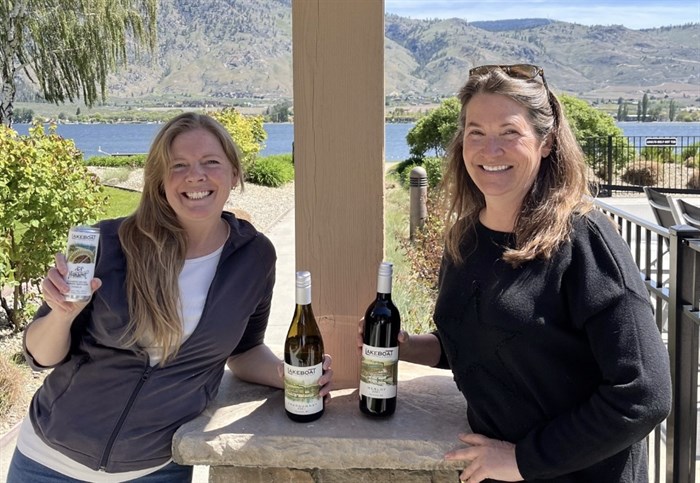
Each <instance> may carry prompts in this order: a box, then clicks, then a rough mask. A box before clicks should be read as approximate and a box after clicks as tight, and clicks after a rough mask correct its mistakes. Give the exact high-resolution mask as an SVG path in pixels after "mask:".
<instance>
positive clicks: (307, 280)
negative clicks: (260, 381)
mask: <svg viewBox="0 0 700 483" xmlns="http://www.w3.org/2000/svg"><path fill="white" fill-rule="evenodd" d="M322 375H323V339H322V338H321V331H320V330H319V328H318V324H316V318H315V317H314V312H313V310H312V309H311V274H310V273H309V272H297V273H296V309H295V310H294V317H293V318H292V323H291V324H290V326H289V331H288V332H287V339H286V340H285V342H284V410H285V412H286V413H287V416H289V419H291V420H292V421H297V422H300V423H307V422H310V421H315V420H316V419H318V418H320V417H321V416H322V415H323V411H324V409H325V401H324V400H323V398H322V397H321V396H319V394H318V391H319V389H320V385H319V383H318V380H319V379H320V377H321V376H322Z"/></svg>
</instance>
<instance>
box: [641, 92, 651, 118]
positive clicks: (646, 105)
mask: <svg viewBox="0 0 700 483" xmlns="http://www.w3.org/2000/svg"><path fill="white" fill-rule="evenodd" d="M648 111H649V93H647V92H645V93H644V96H642V121H646V120H647V113H648Z"/></svg>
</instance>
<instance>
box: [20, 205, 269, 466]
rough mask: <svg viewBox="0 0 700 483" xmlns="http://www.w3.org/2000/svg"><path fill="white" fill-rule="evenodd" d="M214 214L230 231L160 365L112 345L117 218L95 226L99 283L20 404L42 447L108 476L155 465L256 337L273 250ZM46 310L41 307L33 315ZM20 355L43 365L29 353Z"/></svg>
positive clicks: (119, 282)
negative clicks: (172, 350) (200, 302)
mask: <svg viewBox="0 0 700 483" xmlns="http://www.w3.org/2000/svg"><path fill="white" fill-rule="evenodd" d="M223 218H224V219H225V220H226V221H227V222H228V223H229V225H230V227H231V234H230V236H229V239H228V240H227V241H226V243H225V245H224V248H223V251H222V254H221V259H220V261H219V265H218V267H217V269H216V274H215V276H214V279H213V281H212V283H211V286H210V288H209V293H208V294H207V301H206V304H205V306H204V310H203V312H202V316H201V319H200V322H199V325H198V326H197V328H196V329H195V331H194V332H193V333H192V335H191V336H190V337H189V338H188V339H187V340H186V341H185V342H184V343H183V344H182V346H181V347H180V350H179V352H178V353H177V356H176V357H175V358H174V359H172V360H171V361H170V362H168V363H167V364H166V365H165V366H164V367H161V366H159V365H157V366H155V367H151V366H150V365H149V360H148V354H147V353H146V352H145V351H143V350H142V349H141V348H139V347H135V346H134V347H124V346H123V343H122V342H121V339H122V336H123V334H124V330H125V327H126V326H127V323H128V319H129V309H128V306H127V298H126V289H125V283H124V280H125V275H126V260H125V257H124V253H123V252H122V250H121V245H120V243H119V237H118V234H117V231H118V228H119V225H120V224H121V222H122V221H123V220H122V219H119V220H107V221H103V222H101V223H99V224H98V226H99V228H100V232H101V237H100V248H99V253H98V259H97V265H96V268H95V277H98V278H100V279H101V280H102V287H101V288H100V289H99V290H98V291H97V292H96V293H95V295H94V297H93V300H92V301H91V302H90V304H89V305H88V306H87V307H86V308H85V309H84V310H83V311H82V312H81V313H80V314H79V315H78V317H77V318H76V320H75V321H74V323H73V326H72V328H71V336H72V343H71V349H70V351H69V354H68V356H67V357H66V359H65V360H64V361H63V362H61V363H60V364H58V365H57V366H55V367H54V369H53V372H52V373H51V374H49V375H48V376H47V378H46V379H45V380H44V384H43V385H42V386H41V388H39V390H38V391H37V392H36V394H35V395H34V398H33V399H32V402H31V406H30V409H29V417H30V419H31V422H32V424H33V426H34V429H35V431H36V432H37V434H38V435H39V437H40V438H42V439H43V440H44V441H45V442H46V443H47V444H48V445H49V446H51V447H52V448H55V449H56V450H58V451H60V452H61V453H63V454H64V455H66V456H68V457H70V458H72V459H73V460H75V461H77V462H79V463H82V464H84V465H86V466H88V467H90V468H92V469H95V470H98V469H102V470H104V471H107V472H110V473H111V472H121V471H131V470H138V469H143V468H149V467H153V466H156V465H158V464H161V463H164V462H166V461H167V460H168V459H169V458H170V457H171V440H172V437H173V434H174V433H175V431H176V430H177V428H178V427H180V426H181V425H182V424H183V423H186V422H187V421H190V420H191V419H193V418H194V417H196V416H197V415H199V414H200V413H201V412H202V411H203V410H204V408H205V407H206V406H207V404H209V402H210V401H211V400H212V399H213V398H214V397H215V396H216V394H217V392H218V389H219V383H220V381H221V376H222V374H223V371H224V366H225V363H226V360H227V359H228V357H229V356H231V355H234V354H239V353H242V352H245V351H247V350H249V349H251V348H252V347H255V346H257V345H259V344H262V343H263V338H264V334H265V329H266V327H267V319H268V315H269V312H270V302H271V300H272V287H273V285H274V282H275V261H276V255H275V250H274V247H273V246H272V244H271V243H270V241H269V240H268V239H267V238H266V237H265V236H264V235H263V234H261V233H258V232H257V231H256V229H255V228H254V227H253V226H252V225H251V224H250V223H248V222H246V221H242V220H238V219H236V218H235V217H234V216H233V215H232V214H230V213H226V212H224V214H223ZM144 256H148V254H147V253H145V254H144ZM50 310H51V309H50V308H49V307H48V306H47V305H46V304H44V305H42V306H41V307H40V308H39V310H38V311H37V314H36V316H35V318H38V317H41V316H43V315H45V314H46V313H48V312H49V311H50ZM25 352H26V346H25ZM27 360H28V361H29V362H30V364H31V365H32V366H33V367H34V368H37V369H46V368H45V367H40V366H38V365H37V364H36V363H34V361H33V360H32V357H31V354H29V353H27Z"/></svg>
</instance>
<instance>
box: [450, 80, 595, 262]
mask: <svg viewBox="0 0 700 483" xmlns="http://www.w3.org/2000/svg"><path fill="white" fill-rule="evenodd" d="M479 93H490V94H499V95H503V96H506V97H508V98H510V99H512V100H514V101H515V102H517V103H518V104H520V105H522V106H523V107H525V108H526V109H527V112H528V117H529V121H530V123H531V124H532V126H533V128H534V130H535V132H536V134H537V136H538V139H539V140H540V141H542V140H544V139H546V137H547V136H551V139H552V149H551V151H550V153H549V155H548V156H546V157H545V158H543V159H542V161H541V163H540V169H539V172H538V174H537V177H536V178H535V182H534V183H533V185H532V187H531V188H530V190H529V191H528V192H527V194H526V195H525V199H524V200H523V204H522V207H521V209H520V213H519V214H518V216H517V218H516V220H515V227H514V235H515V247H514V248H511V249H507V250H506V252H505V253H504V255H503V259H504V260H505V261H507V262H509V263H510V264H511V265H513V266H518V265H520V264H522V263H523V262H526V261H529V260H533V259H535V258H542V259H547V258H549V257H551V255H552V254H553V252H554V250H555V249H556V247H557V246H559V244H560V243H562V242H564V241H566V240H568V239H569V235H570V232H571V218H572V214H573V213H575V212H578V213H585V212H587V211H589V210H590V209H591V207H592V205H591V203H590V201H588V198H587V197H586V195H588V194H589V190H588V183H587V181H586V176H585V158H584V155H583V152H582V151H581V148H580V146H579V145H578V143H577V141H576V138H575V137H574V135H573V133H572V131H571V128H570V127H569V124H568V122H567V121H566V118H565V117H564V113H563V109H562V107H561V104H560V103H559V100H558V99H557V97H556V96H555V95H554V94H553V93H552V92H551V91H550V90H549V89H548V88H547V87H546V86H545V85H544V84H543V83H542V82H540V81H539V80H538V79H520V78H513V77H510V76H509V75H507V74H506V73H505V72H503V71H502V70H500V69H492V70H488V71H487V72H484V73H479V74H475V75H472V76H470V77H469V80H467V83H466V84H465V85H464V87H462V89H461V90H460V92H459V99H460V102H461V105H462V109H461V112H460V116H459V127H458V130H457V132H456V134H455V137H454V139H453V140H452V143H451V144H450V147H449V148H448V152H447V168H446V171H445V175H444V177H443V188H444V190H445V194H446V198H445V199H446V200H447V202H448V206H447V216H446V224H445V226H446V232H445V233H446V235H445V238H446V240H445V249H446V254H447V256H448V257H449V258H450V259H452V260H453V261H455V262H457V263H460V262H461V261H462V254H461V253H460V245H461V244H462V243H463V242H464V241H465V238H466V237H469V236H470V234H472V233H473V232H474V227H475V225H476V223H477V221H478V218H479V213H480V212H481V210H482V209H484V208H485V207H486V200H485V198H484V195H483V193H482V192H481V191H480V190H479V188H478V187H477V186H476V184H475V183H474V181H473V180H472V179H471V177H470V176H469V173H468V172H467V170H466V168H465V165H464V158H463V154H462V148H463V144H464V128H465V123H466V107H467V104H468V103H469V101H470V100H471V99H472V97H474V96H475V95H476V94H479Z"/></svg>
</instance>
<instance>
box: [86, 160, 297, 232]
mask: <svg viewBox="0 0 700 483" xmlns="http://www.w3.org/2000/svg"><path fill="white" fill-rule="evenodd" d="M89 169H90V171H92V172H93V173H95V174H96V175H97V176H99V177H100V180H101V181H102V183H103V184H105V185H109V186H116V187H119V188H126V189H131V190H135V191H141V189H142V186H143V169H134V170H132V171H130V172H129V173H128V178H127V179H123V178H124V176H123V175H124V169H123V168H98V167H92V166H91V167H89ZM224 208H225V209H226V210H228V211H233V212H234V213H236V215H237V216H239V217H240V218H244V219H247V220H249V221H251V222H252V223H253V224H254V225H255V227H256V228H257V229H258V230H260V231H262V232H265V231H267V230H269V229H270V228H271V227H272V226H273V225H274V224H275V222H277V220H279V219H280V217H282V216H284V215H285V214H286V213H287V212H288V211H289V210H291V209H292V208H294V182H293V181H292V182H291V183H287V184H285V185H284V186H281V187H279V188H269V187H267V186H259V185H254V184H252V183H246V185H245V188H244V189H243V192H241V190H240V188H237V189H235V190H233V191H232V192H231V195H230V196H229V199H228V202H227V203H226V205H225V206H224Z"/></svg>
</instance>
